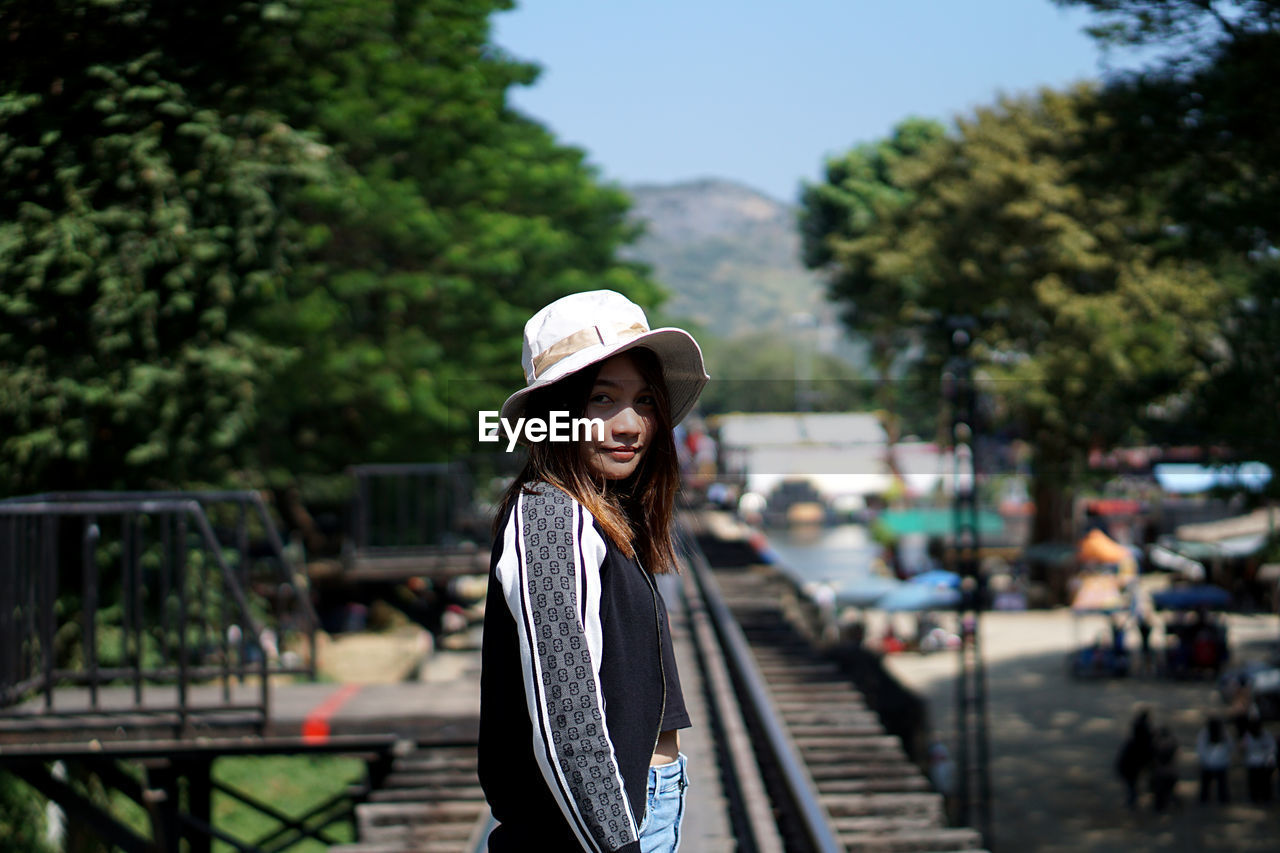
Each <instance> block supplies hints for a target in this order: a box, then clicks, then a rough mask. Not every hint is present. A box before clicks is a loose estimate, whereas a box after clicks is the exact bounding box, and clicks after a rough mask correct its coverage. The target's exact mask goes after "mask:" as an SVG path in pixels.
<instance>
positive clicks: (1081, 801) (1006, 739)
mask: <svg viewBox="0 0 1280 853" xmlns="http://www.w3.org/2000/svg"><path fill="white" fill-rule="evenodd" d="M906 622H907V620H906V619H905V617H903V622H902V624H903V626H905V625H906ZM1105 630H1106V624H1105V623H1104V622H1103V621H1102V619H1101V617H1096V616H1095V617H1081V618H1080V619H1078V620H1077V619H1076V617H1073V616H1072V615H1071V614H1070V612H1069V611H1066V610H1056V611H1036V612H1025V613H989V614H986V615H984V617H983V642H984V648H985V651H986V654H985V659H986V661H987V672H988V690H989V699H988V707H989V725H988V731H989V735H990V743H991V771H992V780H991V781H992V788H993V816H994V822H995V827H996V838H995V844H996V846H997V848H998V849H1001V850H1018V851H1022V850H1037V851H1049V853H1059V851H1061V853H1067V851H1071V852H1072V853H1075V851H1080V850H1090V851H1131V850H1170V851H1201V850H1243V851H1253V850H1272V851H1274V850H1276V849H1280V802H1273V803H1272V804H1271V805H1270V807H1267V808H1264V807H1260V806H1253V805H1250V804H1249V803H1248V802H1247V798H1246V796H1245V795H1246V791H1245V785H1244V771H1243V769H1241V768H1240V767H1238V766H1237V767H1236V768H1234V769H1233V771H1232V774H1233V775H1232V776H1231V786H1232V793H1233V796H1234V797H1235V800H1234V802H1233V803H1232V804H1230V805H1227V806H1220V805H1217V804H1213V805H1207V806H1202V805H1200V803H1199V802H1198V801H1197V797H1198V778H1199V776H1198V770H1197V767H1196V761H1195V750H1194V743H1195V735H1196V732H1197V731H1198V729H1199V727H1200V725H1201V724H1202V722H1203V719H1204V715H1205V714H1206V713H1208V712H1210V711H1214V712H1221V711H1222V710H1223V705H1222V702H1221V699H1220V698H1219V697H1218V695H1217V693H1216V691H1215V689H1214V685H1213V684H1212V683H1210V682H1208V681H1196V682H1185V681H1184V682H1172V681H1165V680H1156V679H1154V678H1150V679H1148V678H1128V679H1114V680H1100V681H1077V680H1073V679H1071V678H1069V677H1068V676H1067V675H1066V672H1065V667H1064V661H1065V656H1066V654H1067V652H1068V651H1069V650H1070V649H1071V648H1073V647H1074V645H1075V644H1076V643H1077V642H1085V641H1087V640H1089V639H1091V638H1092V637H1093V636H1094V635H1095V634H1097V633H1099V632H1103V631H1105ZM1278 634H1280V621H1278V620H1277V617H1275V616H1267V617H1262V616H1253V617H1247V616H1232V617H1230V620H1229V635H1230V637H1231V640H1232V643H1233V646H1234V647H1235V649H1236V651H1237V656H1238V657H1261V656H1263V655H1264V654H1265V653H1266V650H1267V647H1268V644H1273V643H1274V642H1275V640H1276V637H1277V635H1278ZM870 636H875V634H870ZM887 661H888V667H889V669H890V670H891V671H892V672H893V673H894V674H895V675H897V676H898V678H899V679H901V680H902V682H903V683H904V684H907V685H908V686H911V687H912V688H914V689H915V690H917V691H918V692H920V693H921V694H922V695H923V696H925V697H926V698H927V699H928V700H929V702H930V709H931V715H932V717H933V719H934V721H935V727H936V730H937V731H938V732H940V733H941V734H942V735H944V737H945V739H946V740H947V741H948V742H950V740H951V738H952V735H953V733H954V726H955V723H954V717H953V715H952V709H953V708H954V676H955V673H956V655H955V654H954V653H950V654H948V653H939V654H934V655H929V656H920V655H916V654H912V653H907V654H899V655H891V656H889V657H888V659H887ZM1139 703H1147V704H1148V705H1149V706H1150V707H1151V708H1152V710H1153V715H1154V717H1155V720H1156V722H1157V724H1160V723H1164V724H1167V725H1169V726H1170V727H1171V728H1172V730H1173V732H1174V734H1175V735H1176V736H1177V738H1178V741H1179V743H1180V744H1181V747H1182V748H1181V749H1180V750H1179V756H1180V761H1179V765H1180V777H1181V781H1180V782H1179V786H1178V794H1179V795H1180V797H1181V800H1182V804H1183V807H1182V809H1181V810H1180V811H1177V812H1174V813H1168V814H1164V815H1157V814H1155V813H1154V811H1153V809H1152V808H1151V803H1150V795H1149V794H1146V795H1145V797H1144V800H1143V802H1142V803H1141V807H1140V808H1139V809H1138V810H1137V811H1130V810H1129V809H1127V808H1126V807H1125V804H1124V795H1123V790H1122V785H1121V783H1120V781H1119V780H1118V779H1117V778H1116V776H1115V775H1114V772H1113V770H1112V763H1113V760H1114V758H1115V754H1116V750H1117V749H1118V747H1119V744H1120V742H1121V741H1122V740H1123V738H1124V735H1125V733H1126V731H1127V729H1128V724H1129V720H1130V718H1131V716H1132V714H1133V710H1134V708H1135V707H1136V706H1137V705H1138V704H1139ZM1270 727H1271V729H1272V731H1273V733H1276V734H1278V735H1280V724H1276V723H1272V724H1270ZM953 754H954V752H953Z"/></svg>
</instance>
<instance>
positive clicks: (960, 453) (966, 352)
mask: <svg viewBox="0 0 1280 853" xmlns="http://www.w3.org/2000/svg"><path fill="white" fill-rule="evenodd" d="M975 325H976V324H975V322H974V319H973V318H972V317H949V318H947V330H948V332H949V333H950V350H951V354H950V358H948V360H947V363H946V367H945V368H944V375H943V391H944V394H945V395H946V396H947V398H948V400H949V402H950V404H951V446H952V453H953V456H954V459H955V479H954V491H953V498H952V528H953V537H952V542H953V548H954V555H955V568H956V571H957V573H958V574H959V575H960V578H961V584H960V589H961V596H960V601H959V603H958V604H957V605H956V618H957V619H958V621H959V623H960V624H959V634H960V671H959V673H958V675H957V678H956V737H957V750H956V751H957V758H958V762H957V763H958V765H959V768H958V769H959V773H958V777H959V778H958V779H957V782H958V785H957V790H956V803H957V811H958V817H959V820H960V822H961V823H963V824H967V825H969V826H973V827H974V828H976V829H977V830H978V831H979V832H981V833H982V836H983V840H984V842H985V844H986V846H987V848H988V849H994V847H995V842H994V832H993V827H992V825H991V782H990V773H989V770H988V766H987V757H988V748H987V690H986V673H985V671H984V669H983V663H982V647H981V636H982V631H981V615H982V608H983V601H984V598H985V594H986V590H985V589H984V586H985V584H984V580H983V577H982V572H981V571H980V566H979V548H978V458H977V450H976V448H977V444H976V433H977V429H976V424H977V421H976V414H977V413H976V411H975V409H976V407H975V396H976V394H975V390H974V383H973V360H972V357H971V355H970V347H971V345H972V343H973V331H974V327H975Z"/></svg>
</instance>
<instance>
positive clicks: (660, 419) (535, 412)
mask: <svg viewBox="0 0 1280 853" xmlns="http://www.w3.org/2000/svg"><path fill="white" fill-rule="evenodd" d="M624 355H628V356H630V357H631V358H632V360H633V361H634V363H635V366H636V369H637V370H639V371H640V375H641V376H642V377H643V378H644V380H645V382H646V383H647V384H648V385H649V387H650V389H652V391H653V394H654V398H655V400H656V401H657V405H656V406H655V407H654V410H655V418H654V420H655V421H656V423H655V424H654V430H653V435H652V436H651V437H650V438H649V446H648V448H647V449H646V450H645V452H644V454H643V456H641V458H640V465H639V466H638V467H637V468H636V471H635V473H633V474H632V475H631V476H630V477H627V478H626V479H624V480H616V481H615V480H607V479H604V478H602V477H600V476H599V475H598V474H596V473H595V472H594V471H592V470H591V468H590V467H589V466H588V464H587V461H586V459H585V458H584V457H583V454H582V448H581V446H580V445H579V444H578V443H577V442H563V441H561V442H557V441H537V442H533V443H532V444H531V445H530V446H529V450H528V452H529V459H528V461H527V462H526V463H525V465H524V469H523V470H522V471H521V472H520V473H519V474H518V475H517V476H516V478H515V479H514V480H512V482H511V485H510V486H509V487H508V488H507V491H506V494H505V495H503V498H502V502H501V504H500V505H499V509H498V515H497V517H496V518H495V519H494V535H495V536H499V535H501V531H500V529H499V525H501V523H502V519H503V518H505V517H506V514H507V511H508V510H509V509H510V508H511V507H512V506H513V505H514V504H515V502H516V500H517V499H518V498H519V496H520V494H521V493H522V492H523V493H525V494H529V493H531V492H532V487H531V484H532V483H536V482H545V483H550V484H551V485H553V486H556V487H557V488H560V489H562V490H564V491H565V492H567V493H568V494H569V495H570V496H571V497H572V498H573V499H574V500H576V501H577V502H578V503H580V504H582V505H583V506H584V507H586V509H587V511H588V512H590V513H591V514H592V515H593V516H595V519H596V520H597V521H598V522H600V526H601V527H602V528H603V529H604V533H605V535H606V536H608V537H609V540H610V541H611V542H612V543H613V544H614V546H615V547H617V548H618V549H619V550H620V551H622V552H623V553H624V554H626V555H627V556H628V557H630V558H632V559H638V560H639V561H640V565H641V566H643V567H645V568H646V569H648V570H649V571H650V572H652V573H654V574H663V573H665V572H670V571H675V570H676V569H677V567H676V559H675V551H674V549H673V548H672V545H671V533H672V519H673V516H674V513H675V503H676V492H677V491H679V488H680V463H679V461H678V459H677V457H676V443H675V439H674V437H673V436H672V434H671V427H672V424H671V404H670V401H669V398H668V396H667V383H666V381H665V380H664V379H663V377H662V367H661V365H660V364H659V362H658V357H657V356H656V355H655V354H654V353H653V351H652V350H650V349H648V348H646V347H636V348H635V349H632V350H628V351H627V352H626V353H624ZM602 363H603V362H597V363H596V364H593V365H590V366H588V367H586V368H583V369H582V370H580V371H578V372H577V373H573V374H570V375H569V376H566V377H565V378H564V379H561V380H560V381H558V382H555V383H554V384H552V385H548V386H547V387H546V388H544V389H541V390H539V391H536V392H534V393H532V394H530V395H529V400H528V403H527V405H526V407H525V417H530V418H532V417H539V418H543V419H546V418H547V417H548V416H549V413H550V412H553V411H556V412H562V411H567V412H569V413H570V417H573V418H580V417H582V416H583V413H584V412H585V411H586V406H587V395H588V394H589V393H590V391H591V386H592V385H593V384H595V381H596V376H597V375H598V374H599V372H600V366H601V364H602Z"/></svg>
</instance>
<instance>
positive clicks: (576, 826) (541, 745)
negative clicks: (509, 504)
mask: <svg viewBox="0 0 1280 853" xmlns="http://www.w3.org/2000/svg"><path fill="white" fill-rule="evenodd" d="M524 500H525V497H524V495H521V496H520V497H518V498H517V501H516V506H515V508H514V511H513V512H512V513H511V518H510V521H509V522H508V530H509V531H510V532H511V533H513V534H514V535H513V536H512V537H511V541H510V542H509V543H507V542H504V555H503V556H504V557H505V556H506V554H507V553H510V554H512V555H513V556H514V559H515V563H516V569H517V571H516V573H515V577H514V578H513V583H512V587H513V588H511V589H506V592H507V595H506V598H507V603H508V605H509V606H510V607H511V609H512V610H513V611H514V615H515V617H516V619H517V622H518V624H519V625H520V627H521V629H522V632H521V635H520V640H521V650H520V657H521V665H522V667H523V669H524V670H525V673H524V679H525V687H526V692H527V694H528V696H527V698H528V701H529V713H530V716H531V718H532V722H533V738H534V743H533V748H534V751H535V755H536V757H537V760H538V764H539V766H540V767H541V768H542V772H543V775H545V776H546V777H547V782H548V784H549V785H550V786H551V794H552V796H553V798H554V799H555V801H556V802H557V803H558V804H559V805H560V811H561V812H563V813H564V815H565V817H566V819H567V820H568V821H569V825H570V827H571V828H572V829H573V832H574V835H576V836H577V837H578V841H579V843H581V844H582V845H583V848H584V849H593V845H591V843H590V841H589V840H588V839H589V836H590V833H589V831H588V830H587V827H586V826H584V825H583V823H582V821H581V818H580V817H579V815H578V813H577V810H576V809H574V808H572V807H570V805H569V804H570V802H571V798H570V796H569V791H567V790H566V788H565V782H564V779H563V778H562V776H561V774H560V773H558V772H556V770H555V769H554V768H555V767H556V764H557V762H556V759H555V756H554V755H553V754H552V752H551V744H550V743H549V741H548V740H547V738H546V737H545V732H546V718H545V715H544V714H543V712H542V709H543V708H545V707H546V706H545V702H544V698H543V687H542V676H541V673H540V671H539V667H538V657H537V655H536V649H537V646H538V640H537V636H536V627H535V624H534V622H535V620H534V616H533V613H532V611H531V609H530V607H529V596H528V595H527V592H526V591H527V590H528V588H529V581H528V573H527V571H526V557H525V549H524V547H522V545H521V543H523V542H524V527H525V524H524ZM507 544H510V545H511V548H510V549H509V550H507V549H506V547H505V546H506V545H507ZM504 586H505V585H504ZM512 593H514V595H513V594H512Z"/></svg>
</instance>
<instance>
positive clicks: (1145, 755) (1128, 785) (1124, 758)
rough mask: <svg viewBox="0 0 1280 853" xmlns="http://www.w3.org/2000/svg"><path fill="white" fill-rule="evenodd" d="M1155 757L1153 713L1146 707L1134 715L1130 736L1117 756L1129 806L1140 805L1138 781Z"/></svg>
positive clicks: (1118, 767) (1119, 772)
mask: <svg viewBox="0 0 1280 853" xmlns="http://www.w3.org/2000/svg"><path fill="white" fill-rule="evenodd" d="M1153 758H1154V745H1153V736H1152V731H1151V715H1150V713H1149V712H1148V711H1147V710H1146V709H1145V708H1144V709H1142V710H1139V711H1138V713H1137V714H1135V715H1134V717H1133V722H1132V724H1131V725H1130V727H1129V736H1128V737H1126V738H1125V739H1124V743H1122V744H1121V745H1120V752H1119V754H1118V755H1117V756H1116V773H1118V774H1119V775H1120V778H1121V780H1123V781H1124V785H1125V802H1126V804H1127V805H1128V806H1129V808H1134V807H1136V806H1137V805H1138V783H1139V781H1140V779H1141V776H1142V774H1143V772H1145V771H1147V770H1149V769H1150V767H1151V762H1152V760H1153Z"/></svg>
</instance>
